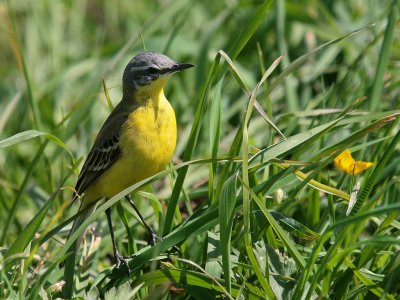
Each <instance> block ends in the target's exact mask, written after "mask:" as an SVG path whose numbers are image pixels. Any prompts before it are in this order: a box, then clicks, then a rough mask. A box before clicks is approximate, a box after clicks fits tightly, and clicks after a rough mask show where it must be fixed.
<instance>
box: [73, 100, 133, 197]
mask: <svg viewBox="0 0 400 300" xmlns="http://www.w3.org/2000/svg"><path fill="white" fill-rule="evenodd" d="M120 104H121V103H120ZM120 104H119V105H117V106H116V107H115V109H114V110H113V111H112V113H111V114H110V116H109V117H108V118H107V120H106V121H105V122H104V125H103V127H102V128H101V130H100V132H99V134H98V135H97V138H96V140H95V142H94V145H93V147H92V149H91V150H90V152H89V154H88V156H87V158H86V161H85V163H84V165H83V168H82V170H81V173H80V174H79V178H78V181H77V183H76V186H75V192H74V197H73V198H74V200H75V199H76V198H78V197H79V196H81V195H82V194H83V193H84V192H85V191H86V189H87V188H88V187H89V186H90V185H91V184H93V183H94V182H95V181H96V179H98V178H99V177H100V176H101V175H102V174H103V173H104V172H105V171H107V169H108V168H110V167H111V166H112V165H113V164H114V162H116V161H117V160H118V159H119V157H120V156H121V154H122V150H121V148H120V147H119V139H120V131H121V127H122V125H123V124H124V122H125V121H126V119H127V117H128V114H129V112H131V111H132V110H133V109H130V110H128V111H126V107H123V106H122V105H120ZM124 108H125V109H124Z"/></svg>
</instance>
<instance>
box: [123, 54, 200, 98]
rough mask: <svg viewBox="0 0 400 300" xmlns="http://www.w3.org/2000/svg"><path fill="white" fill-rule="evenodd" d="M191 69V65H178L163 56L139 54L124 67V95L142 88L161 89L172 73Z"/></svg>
mask: <svg viewBox="0 0 400 300" xmlns="http://www.w3.org/2000/svg"><path fill="white" fill-rule="evenodd" d="M191 67H193V65H192V64H179V63H177V62H175V61H173V60H172V59H170V58H169V57H168V56H166V55H163V54H159V53H155V52H143V53H140V54H138V55H137V56H135V57H134V58H133V59H132V60H131V61H130V62H129V63H128V64H127V66H126V67H125V71H124V75H123V89H124V94H125V93H129V92H133V91H135V90H139V89H141V88H143V87H148V88H151V89H155V88H157V87H158V88H160V89H162V87H163V86H164V84H165V82H166V81H167V80H168V78H169V77H170V76H171V75H172V74H173V73H175V72H178V71H181V70H184V69H188V68H191Z"/></svg>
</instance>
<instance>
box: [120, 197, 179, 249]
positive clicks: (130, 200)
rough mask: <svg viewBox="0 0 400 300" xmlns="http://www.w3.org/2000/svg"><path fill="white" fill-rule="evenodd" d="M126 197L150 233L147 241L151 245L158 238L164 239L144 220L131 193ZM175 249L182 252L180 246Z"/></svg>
mask: <svg viewBox="0 0 400 300" xmlns="http://www.w3.org/2000/svg"><path fill="white" fill-rule="evenodd" d="M125 198H126V200H128V202H129V204H130V205H131V206H132V207H133V209H134V210H135V212H136V213H137V214H138V216H139V218H140V220H141V221H142V223H143V225H144V227H146V230H147V233H148V235H149V239H148V240H147V243H148V244H149V245H151V246H154V245H155V243H156V241H157V239H161V240H162V238H159V237H158V236H157V235H156V234H155V233H154V231H153V229H151V227H150V225H149V224H148V223H147V222H146V221H145V220H144V218H143V216H142V215H141V214H140V212H139V210H138V209H137V207H136V205H135V203H133V200H132V197H131V195H126V196H125ZM173 249H174V250H175V251H176V252H179V253H181V251H180V250H179V248H178V247H177V246H174V247H173ZM131 257H132V256H131Z"/></svg>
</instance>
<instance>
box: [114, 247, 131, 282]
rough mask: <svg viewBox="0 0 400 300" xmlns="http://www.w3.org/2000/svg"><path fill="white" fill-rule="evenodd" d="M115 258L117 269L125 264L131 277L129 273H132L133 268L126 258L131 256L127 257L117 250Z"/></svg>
mask: <svg viewBox="0 0 400 300" xmlns="http://www.w3.org/2000/svg"><path fill="white" fill-rule="evenodd" d="M114 258H115V267H116V268H117V269H119V267H120V266H121V265H124V266H125V267H126V271H127V274H128V277H129V275H130V274H131V269H130V268H129V264H128V262H127V261H126V259H127V258H131V257H125V256H122V255H121V254H119V252H116V253H115V255H114Z"/></svg>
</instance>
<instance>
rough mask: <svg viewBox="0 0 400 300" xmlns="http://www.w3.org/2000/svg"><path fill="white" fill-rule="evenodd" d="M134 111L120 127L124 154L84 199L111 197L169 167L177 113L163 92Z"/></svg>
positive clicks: (90, 188)
mask: <svg viewBox="0 0 400 300" xmlns="http://www.w3.org/2000/svg"><path fill="white" fill-rule="evenodd" d="M159 97H160V98H159V100H158V101H149V103H148V105H145V106H141V107H139V108H137V109H136V110H134V111H133V112H132V113H131V114H130V115H129V117H128V120H127V122H126V123H125V124H124V125H123V127H122V128H121V135H120V142H119V146H120V148H121V150H122V153H123V154H122V155H121V157H120V158H119V159H118V160H117V161H116V162H115V163H114V164H113V165H112V166H111V167H110V168H109V169H108V170H107V171H106V172H105V173H104V174H103V175H102V176H101V177H99V179H98V180H96V182H95V183H94V184H93V185H92V186H90V187H89V188H88V189H87V191H86V192H85V195H86V197H85V199H84V201H85V202H86V204H89V203H91V202H93V201H97V200H99V198H102V197H106V198H110V197H112V196H114V195H116V194H117V193H119V192H121V191H122V190H124V189H125V188H127V187H129V186H131V185H133V184H135V183H137V182H138V181H141V180H143V179H145V178H148V177H150V176H152V175H154V174H156V173H158V172H160V171H162V170H163V169H165V167H166V166H167V164H168V162H169V161H170V160H171V157H172V154H173V153H174V150H175V146H176V120H175V112H174V110H173V108H172V107H171V105H170V103H169V102H168V100H167V99H166V98H165V96H164V94H163V93H161V95H160V96H159Z"/></svg>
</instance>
